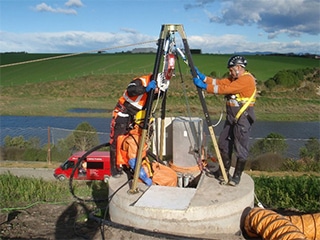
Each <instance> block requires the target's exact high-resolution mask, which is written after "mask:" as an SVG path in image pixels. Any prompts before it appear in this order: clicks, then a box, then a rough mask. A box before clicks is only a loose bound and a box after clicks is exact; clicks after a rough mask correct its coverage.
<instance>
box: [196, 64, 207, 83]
mask: <svg viewBox="0 0 320 240" xmlns="http://www.w3.org/2000/svg"><path fill="white" fill-rule="evenodd" d="M194 69H195V70H196V73H197V75H198V77H199V78H200V80H201V81H204V80H205V79H206V75H204V74H203V73H201V72H200V71H199V69H198V68H197V67H194Z"/></svg>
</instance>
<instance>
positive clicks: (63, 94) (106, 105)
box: [0, 54, 320, 121]
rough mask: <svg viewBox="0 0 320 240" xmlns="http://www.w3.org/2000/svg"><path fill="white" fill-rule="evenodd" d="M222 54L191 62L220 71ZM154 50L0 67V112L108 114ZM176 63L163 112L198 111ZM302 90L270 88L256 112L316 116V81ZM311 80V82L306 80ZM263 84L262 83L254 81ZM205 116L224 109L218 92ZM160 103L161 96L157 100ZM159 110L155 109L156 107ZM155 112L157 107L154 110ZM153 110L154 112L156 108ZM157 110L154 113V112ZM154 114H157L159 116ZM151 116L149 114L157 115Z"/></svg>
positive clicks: (274, 117)
mask: <svg viewBox="0 0 320 240" xmlns="http://www.w3.org/2000/svg"><path fill="white" fill-rule="evenodd" d="M0 56H1V64H2V65H4V64H10V63H14V62H21V61H28V60H32V59H39V58H42V59H45V58H48V57H55V56H58V55H52V54H20V55H19V54H0ZM228 58H229V56H228V55H209V54H208V55H194V56H193V61H194V63H195V64H196V65H197V66H198V67H199V69H201V71H203V72H204V73H206V74H210V73H211V72H212V71H215V72H216V73H217V74H221V75H223V74H224V73H225V72H226V65H225V64H226V61H227V59H228ZM247 58H248V61H249V66H250V67H249V69H252V70H253V72H255V74H256V76H258V78H259V79H267V78H269V77H272V76H273V75H274V74H275V73H276V72H278V71H279V70H283V69H285V68H291V69H296V68H305V67H314V66H317V65H319V61H318V60H315V59H308V58H299V57H285V56H247ZM154 60H155V54H83V55H78V56H72V57H66V58H61V59H53V60H46V61H42V62H35V63H27V64H22V65H16V66H9V67H4V68H0V71H1V72H0V75H1V83H0V86H1V95H0V112H1V115H17V116H21V115H24V116H66V117H73V116H74V117H84V116H86V117H111V110H112V109H113V108H114V106H115V104H116V102H117V100H118V98H119V96H121V95H122V94H123V91H124V89H125V88H126V86H127V84H128V83H129V82H130V81H131V80H132V78H134V77H137V76H140V75H141V74H146V73H149V72H151V71H152V70H153V65H154ZM180 65H181V68H182V75H180V73H179V71H178V67H179V65H178V64H176V76H175V77H173V78H172V79H171V80H170V86H169V90H168V97H167V106H166V116H167V117H172V116H189V114H190V116H194V117H202V116H203V112H202V108H201V104H200V101H199V97H198V93H197V91H196V89H195V86H194V85H193V83H192V77H191V75H190V70H189V69H188V67H187V66H186V65H185V64H183V63H180ZM308 84H310V86H308V88H305V89H304V90H299V91H297V90H295V89H287V90H281V89H275V91H271V92H268V93H267V94H264V95H262V96H259V97H258V99H257V104H256V115H257V118H258V119H259V120H268V121H319V106H320V98H319V95H317V94H316V92H315V89H316V87H317V85H316V83H311V82H308ZM312 84H313V85H312ZM258 88H259V90H260V88H263V86H258ZM205 99H206V102H207V106H208V110H209V113H210V117H211V118H212V119H218V118H219V116H220V113H221V110H222V109H224V104H225V102H224V99H223V96H215V95H211V94H206V98H205ZM157 106H158V108H157V109H156V111H158V110H159V109H160V106H161V102H160V103H159V104H158V105H157ZM72 108H98V109H104V110H106V113H90V114H88V113H71V112H69V110H70V109H72ZM159 111H160V110H159ZM156 113H157V112H156ZM157 114H158V113H157ZM159 114H160V113H159ZM159 114H158V115H157V116H159ZM157 116H155V117H157Z"/></svg>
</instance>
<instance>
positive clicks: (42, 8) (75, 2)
mask: <svg viewBox="0 0 320 240" xmlns="http://www.w3.org/2000/svg"><path fill="white" fill-rule="evenodd" d="M65 6H67V8H59V7H57V8H53V7H51V6H49V5H47V4H46V3H40V4H38V5H37V6H36V7H35V8H34V9H35V11H37V12H51V13H63V14H73V15H76V14H77V11H76V10H75V9H73V8H72V7H82V6H83V4H82V2H81V0H68V1H67V2H66V3H65Z"/></svg>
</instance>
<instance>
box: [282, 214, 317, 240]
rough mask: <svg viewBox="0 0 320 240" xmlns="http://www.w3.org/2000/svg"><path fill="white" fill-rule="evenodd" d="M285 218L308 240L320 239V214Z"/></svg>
mask: <svg viewBox="0 0 320 240" xmlns="http://www.w3.org/2000/svg"><path fill="white" fill-rule="evenodd" d="M285 218H287V219H289V220H290V222H292V223H293V224H294V225H296V226H297V227H298V228H299V229H300V231H301V232H303V233H304V234H305V235H306V237H307V239H315V240H316V239H320V213H314V214H303V215H300V216H297V215H293V216H285Z"/></svg>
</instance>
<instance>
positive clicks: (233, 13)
mask: <svg viewBox="0 0 320 240" xmlns="http://www.w3.org/2000/svg"><path fill="white" fill-rule="evenodd" d="M214 2H215V0H198V1H196V3H195V4H193V5H190V4H189V5H186V6H185V8H186V9H192V8H196V7H202V8H204V11H205V13H206V14H207V16H208V18H209V21H210V22H215V23H222V24H226V25H241V26H244V25H253V24H256V25H257V26H258V27H259V28H261V29H262V30H264V31H265V32H266V33H268V34H269V38H272V37H276V36H277V35H278V34H280V33H285V34H287V35H288V36H299V35H301V34H303V33H307V34H310V35H318V34H319V32H320V24H319V20H320V14H319V9H320V2H319V0H290V1H288V0H241V1H232V0H224V1H222V7H221V9H219V11H218V12H217V10H216V9H214V10H212V11H211V9H210V4H211V3H214Z"/></svg>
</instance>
